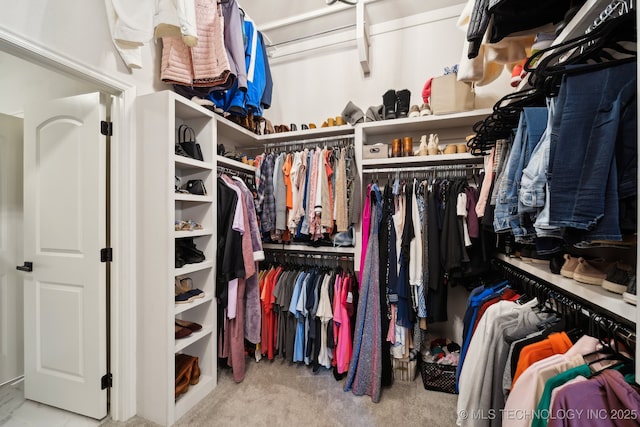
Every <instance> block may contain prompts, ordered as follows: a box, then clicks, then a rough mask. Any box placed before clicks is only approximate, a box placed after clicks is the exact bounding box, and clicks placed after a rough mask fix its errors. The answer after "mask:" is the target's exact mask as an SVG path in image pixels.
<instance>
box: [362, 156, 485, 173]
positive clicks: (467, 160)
mask: <svg viewBox="0 0 640 427" xmlns="http://www.w3.org/2000/svg"><path fill="white" fill-rule="evenodd" d="M483 161H484V160H483V158H482V157H480V156H474V155H472V154H470V153H459V154H438V155H433V156H407V157H389V158H386V159H362V168H363V169H364V170H366V169H368V168H373V167H376V168H380V167H417V166H429V165H443V164H482V163H483Z"/></svg>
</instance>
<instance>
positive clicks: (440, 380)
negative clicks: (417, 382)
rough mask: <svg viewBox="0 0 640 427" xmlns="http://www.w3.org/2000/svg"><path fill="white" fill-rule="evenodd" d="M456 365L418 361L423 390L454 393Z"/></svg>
mask: <svg viewBox="0 0 640 427" xmlns="http://www.w3.org/2000/svg"><path fill="white" fill-rule="evenodd" d="M456 369H457V366H452V365H440V364H438V363H430V362H425V361H423V360H421V361H420V373H421V374H422V383H423V384H424V388H425V390H433V391H442V392H445V393H451V394H455V393H456Z"/></svg>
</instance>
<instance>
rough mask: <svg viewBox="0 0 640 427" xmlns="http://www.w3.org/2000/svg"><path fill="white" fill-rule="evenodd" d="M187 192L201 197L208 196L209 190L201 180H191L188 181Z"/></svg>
mask: <svg viewBox="0 0 640 427" xmlns="http://www.w3.org/2000/svg"><path fill="white" fill-rule="evenodd" d="M187 191H188V192H189V193H191V194H197V195H199V196H206V195H207V189H206V187H205V186H204V181H203V180H201V179H190V180H189V181H187Z"/></svg>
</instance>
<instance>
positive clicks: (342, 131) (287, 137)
mask: <svg viewBox="0 0 640 427" xmlns="http://www.w3.org/2000/svg"><path fill="white" fill-rule="evenodd" d="M357 126H359V125H356V127H357ZM354 129H355V128H354V127H353V126H351V125H340V126H327V127H324V128H323V127H317V128H315V129H305V130H294V131H289V132H279V133H272V134H269V135H262V136H261V137H260V142H261V143H278V142H283V143H284V142H294V141H305V140H308V139H322V138H332V137H339V136H343V135H344V136H353V134H354Z"/></svg>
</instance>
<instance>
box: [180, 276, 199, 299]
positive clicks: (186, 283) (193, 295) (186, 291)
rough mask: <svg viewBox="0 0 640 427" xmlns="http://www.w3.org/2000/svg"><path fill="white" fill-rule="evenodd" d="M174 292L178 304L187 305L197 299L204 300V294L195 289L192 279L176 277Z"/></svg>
mask: <svg viewBox="0 0 640 427" xmlns="http://www.w3.org/2000/svg"><path fill="white" fill-rule="evenodd" d="M174 291H175V303H176V304H186V303H189V302H192V301H194V300H195V299H197V298H204V292H202V291H201V290H200V289H198V288H194V287H193V280H191V278H190V277H179V276H178V277H176V279H175V284H174Z"/></svg>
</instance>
